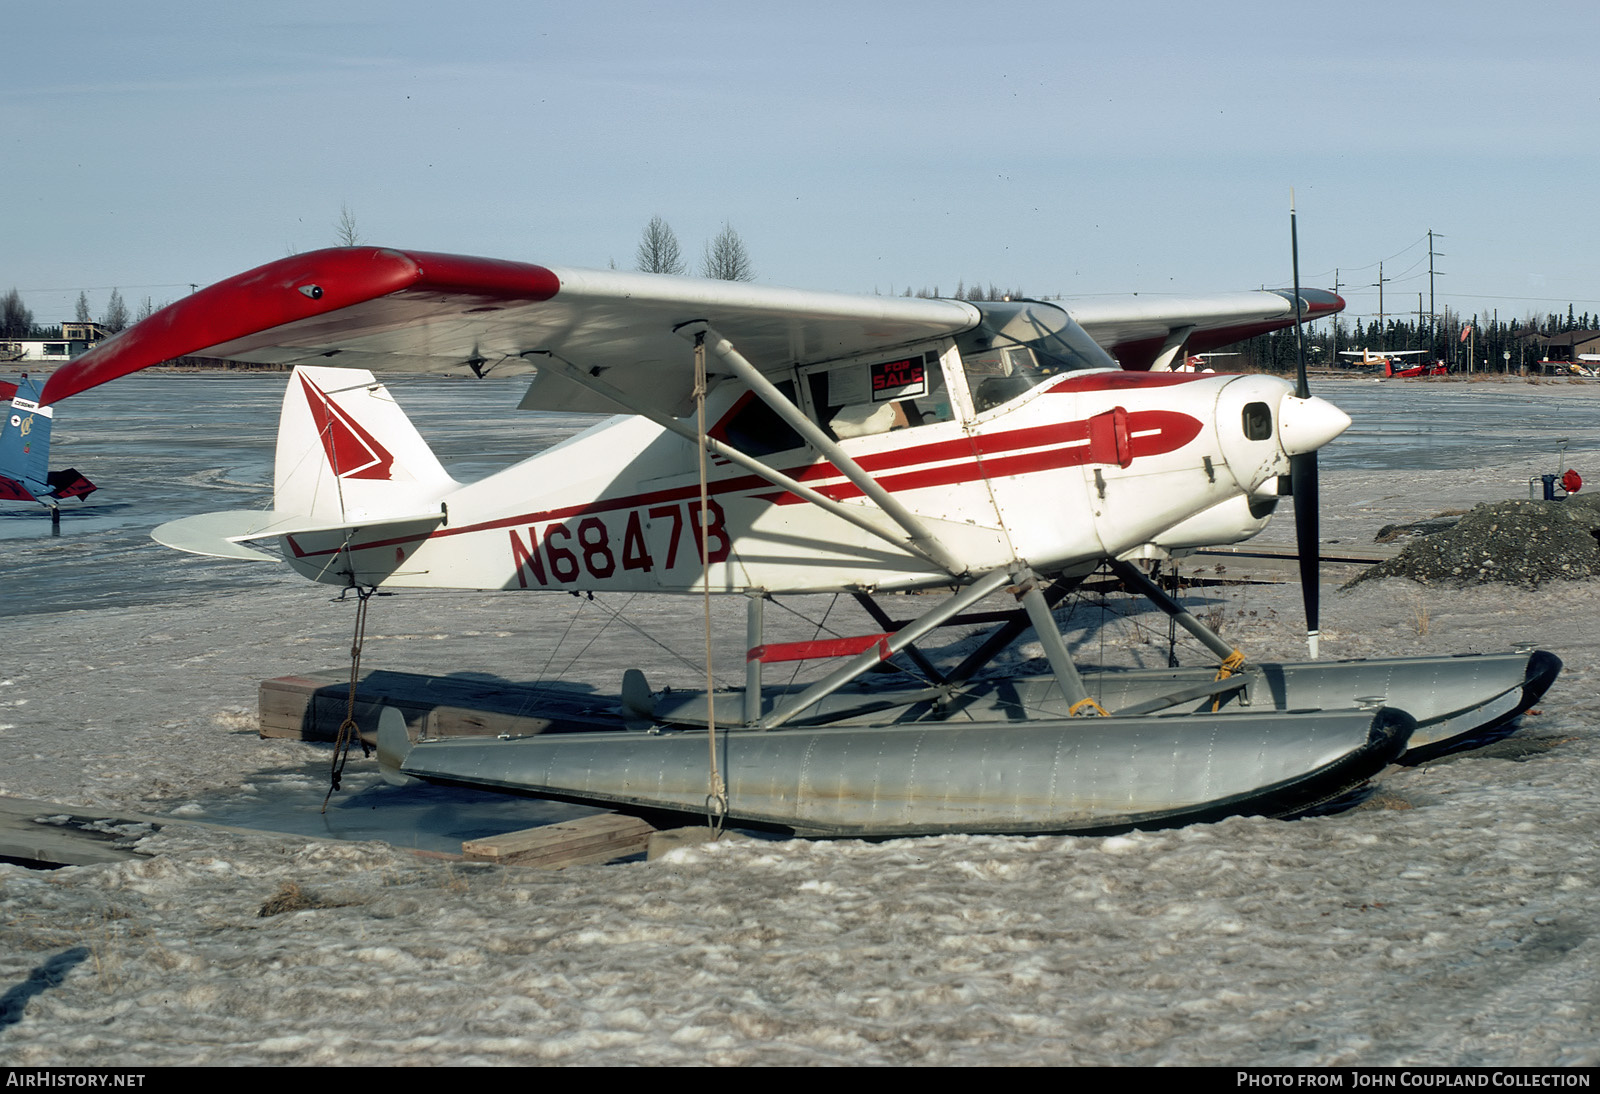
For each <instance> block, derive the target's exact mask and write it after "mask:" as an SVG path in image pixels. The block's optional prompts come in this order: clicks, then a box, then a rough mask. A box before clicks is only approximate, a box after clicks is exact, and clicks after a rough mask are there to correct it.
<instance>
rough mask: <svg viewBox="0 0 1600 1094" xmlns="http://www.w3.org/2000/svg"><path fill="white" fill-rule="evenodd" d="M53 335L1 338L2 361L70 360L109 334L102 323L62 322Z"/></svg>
mask: <svg viewBox="0 0 1600 1094" xmlns="http://www.w3.org/2000/svg"><path fill="white" fill-rule="evenodd" d="M57 331H58V333H57V334H56V336H55V337H54V338H5V339H0V361H70V360H71V359H72V358H74V357H77V356H78V355H79V354H81V353H85V352H87V351H88V350H89V349H91V348H92V347H93V346H94V345H95V343H97V342H99V341H100V340H101V339H103V338H105V337H106V332H105V329H104V328H103V327H101V326H100V324H99V323H63V324H61V326H60V327H59V328H57Z"/></svg>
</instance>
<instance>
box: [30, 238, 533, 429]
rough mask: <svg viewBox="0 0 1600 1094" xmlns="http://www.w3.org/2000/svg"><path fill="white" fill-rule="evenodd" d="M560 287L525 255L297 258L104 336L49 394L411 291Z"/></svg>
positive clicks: (364, 250) (359, 251)
mask: <svg viewBox="0 0 1600 1094" xmlns="http://www.w3.org/2000/svg"><path fill="white" fill-rule="evenodd" d="M559 287H560V285H559V282H558V280H557V278H556V276H555V274H553V273H551V272H550V271H549V270H547V269H545V268H544V267H542V266H534V265H530V264H527V263H521V262H501V261H496V260H493V259H483V258H465V257H462V256H459V255H443V254H430V253H425V252H419V251H411V252H407V251H395V250H390V249H388V248H383V247H336V248H332V249H329V250H323V251H310V252H307V253H306V254H300V255H290V256H289V257H288V258H280V259H278V260H277V261H276V262H269V263H267V264H266V265H265V266H258V267H256V268H255V269H253V270H250V271H248V272H246V273H242V274H238V275H237V276H235V277H230V278H228V279H227V280H225V281H219V282H217V283H216V284H215V285H208V286H207V287H205V288H203V289H201V290H200V291H198V292H195V293H192V294H190V295H189V296H186V297H184V298H183V299H182V300H179V301H178V302H177V303H175V304H170V305H168V306H167V307H165V308H162V309H161V310H160V311H158V312H156V313H155V314H154V315H152V316H150V318H148V319H146V320H144V321H143V322H141V323H138V324H135V325H134V326H132V327H129V328H128V329H127V330H125V331H123V332H122V333H121V334H119V335H117V336H116V337H114V338H111V339H108V340H107V341H105V342H102V343H101V344H100V345H98V346H96V347H95V348H94V349H92V350H90V351H89V352H88V353H86V354H84V355H83V356H82V357H79V358H77V359H76V360H74V361H70V362H68V363H67V364H66V365H63V366H62V367H61V368H58V369H57V370H56V371H55V374H54V375H52V376H51V377H50V380H49V382H48V383H46V384H45V387H44V392H43V394H42V396H41V399H40V401H41V402H42V403H47V404H48V403H53V402H56V401H58V400H61V399H65V398H67V397H68V396H69V395H76V394H78V393H79V392H81V391H87V390H88V389H89V388H92V387H96V386H98V385H100V384H104V383H108V382H109V381H111V380H115V379H117V378H118V377H119V376H126V375H128V374H129V373H131V372H138V371H139V370H140V369H143V368H149V367H150V366H151V365H157V364H160V363H161V362H162V361H170V360H172V359H173V358H174V357H186V356H189V355H192V354H197V353H200V352H202V351H204V350H207V349H210V348H212V347H215V346H222V345H225V344H226V343H229V342H233V341H235V340H237V339H241V338H245V337H247V336H249V335H252V334H256V333H259V332H261V331H267V330H271V329H273V328H275V327H280V326H283V325H284V324H287V323H293V322H297V321H299V320H302V319H310V318H314V317H316V316H319V315H326V314H328V313H329V312H334V311H338V310H339V309H341V308H347V307H350V306H352V305H355V304H360V303H363V302H365V301H368V300H374V299H376V298H378V297H381V296H387V295H389V294H390V293H394V292H398V291H400V290H402V289H408V288H417V289H424V290H430V289H431V290H437V291H441V292H460V293H465V294H470V295H474V296H492V297H502V298H521V299H532V300H548V299H550V297H552V296H554V295H555V294H556V291H557V290H558V289H559Z"/></svg>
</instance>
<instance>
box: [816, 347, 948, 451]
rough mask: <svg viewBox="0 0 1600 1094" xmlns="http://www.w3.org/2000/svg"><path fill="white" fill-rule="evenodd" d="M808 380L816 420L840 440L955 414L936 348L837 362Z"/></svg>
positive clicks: (941, 418) (936, 419)
mask: <svg viewBox="0 0 1600 1094" xmlns="http://www.w3.org/2000/svg"><path fill="white" fill-rule="evenodd" d="M806 382H807V384H808V385H809V394H810V396H811V406H812V408H813V410H814V412H815V416H816V420H817V423H818V424H819V425H821V426H822V428H823V430H824V431H825V432H826V433H827V434H828V435H829V436H831V437H833V438H834V439H835V440H845V439H848V438H850V437H866V436H871V435H873V434H876V433H888V432H890V431H891V430H895V429H915V428H916V427H918V426H923V425H928V424H930V423H932V422H947V421H949V420H950V419H952V418H954V417H955V411H954V409H953V407H952V405H951V400H950V393H949V392H948V391H946V390H945V384H944V372H943V370H941V369H940V367H939V355H938V354H937V353H935V352H933V351H931V350H930V351H927V352H918V353H913V354H910V355H907V356H905V357H899V358H895V359H893V360H868V361H856V362H852V363H850V364H845V365H837V366H834V367H831V368H828V369H825V370H818V371H815V372H811V373H809V374H808V375H807V377H806Z"/></svg>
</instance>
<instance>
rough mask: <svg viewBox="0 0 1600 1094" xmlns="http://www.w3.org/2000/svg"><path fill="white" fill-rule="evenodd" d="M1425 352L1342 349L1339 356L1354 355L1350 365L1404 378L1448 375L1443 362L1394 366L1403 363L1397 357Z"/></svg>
mask: <svg viewBox="0 0 1600 1094" xmlns="http://www.w3.org/2000/svg"><path fill="white" fill-rule="evenodd" d="M1427 352H1428V351H1427V350H1425V349H1391V350H1370V349H1359V350H1357V349H1342V350H1340V351H1339V356H1340V357H1354V358H1356V360H1354V361H1352V362H1351V364H1352V365H1361V366H1362V367H1364V368H1370V369H1371V370H1372V371H1373V372H1382V373H1383V374H1384V375H1385V376H1398V377H1402V378H1405V379H1410V378H1412V377H1416V376H1446V375H1448V374H1449V372H1450V370H1449V368H1447V367H1446V366H1445V365H1444V363H1443V362H1435V363H1434V364H1432V365H1428V364H1416V365H1411V366H1409V367H1406V368H1397V367H1396V365H1397V364H1404V362H1403V361H1399V360H1398V359H1399V358H1403V357H1416V356H1418V355H1419V354H1424V353H1427Z"/></svg>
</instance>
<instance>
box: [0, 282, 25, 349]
mask: <svg viewBox="0 0 1600 1094" xmlns="http://www.w3.org/2000/svg"><path fill="white" fill-rule="evenodd" d="M32 333H33V312H31V311H29V310H28V308H27V306H26V305H25V304H23V302H22V294H21V293H19V292H18V291H17V290H16V289H12V290H11V291H10V292H8V293H6V294H5V296H4V297H0V338H26V337H28V336H29V335H30V334H32Z"/></svg>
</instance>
